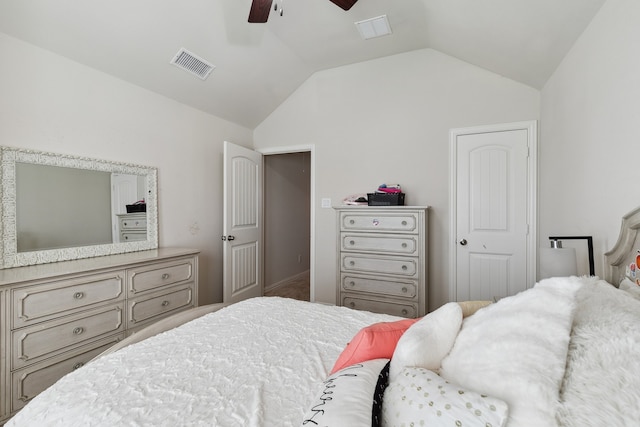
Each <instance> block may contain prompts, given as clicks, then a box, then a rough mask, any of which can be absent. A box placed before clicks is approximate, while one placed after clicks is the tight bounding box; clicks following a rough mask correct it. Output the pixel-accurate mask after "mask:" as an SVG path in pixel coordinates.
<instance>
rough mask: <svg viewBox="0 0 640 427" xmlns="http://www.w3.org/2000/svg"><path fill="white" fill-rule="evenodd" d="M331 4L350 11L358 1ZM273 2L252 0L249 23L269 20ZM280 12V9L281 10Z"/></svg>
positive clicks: (351, 0)
mask: <svg viewBox="0 0 640 427" xmlns="http://www.w3.org/2000/svg"><path fill="white" fill-rule="evenodd" d="M329 1H330V2H331V3H333V4H336V5H338V6H340V7H341V8H342V9H344V10H349V9H351V6H353V5H354V4H356V2H357V1H358V0H329ZM272 3H273V0H253V2H252V3H251V10H250V11H249V22H253V23H264V22H267V19H268V18H269V12H270V11H271V4H272ZM281 10H282V9H281Z"/></svg>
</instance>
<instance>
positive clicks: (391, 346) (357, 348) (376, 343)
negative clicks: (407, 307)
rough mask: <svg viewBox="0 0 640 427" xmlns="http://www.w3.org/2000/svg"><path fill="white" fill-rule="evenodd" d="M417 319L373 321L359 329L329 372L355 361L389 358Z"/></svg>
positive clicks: (334, 371) (332, 372)
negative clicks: (405, 332) (371, 323)
mask: <svg viewBox="0 0 640 427" xmlns="http://www.w3.org/2000/svg"><path fill="white" fill-rule="evenodd" d="M418 320H420V319H403V320H398V321H396V322H381V323H374V324H373V325H369V326H367V327H365V328H362V329H360V331H359V332H358V333H357V334H356V335H355V336H354V337H353V339H352V340H351V342H350V343H349V344H347V346H346V347H345V349H344V350H343V351H342V353H341V354H340V356H339V357H338V360H336V363H335V365H333V369H332V370H331V374H334V373H336V372H337V371H339V370H340V369H342V368H346V367H347V366H351V365H353V364H355V363H360V362H365V361H367V360H373V359H391V356H393V352H394V350H395V349H396V344H397V343H398V340H399V339H400V337H401V336H402V334H403V333H404V331H406V330H407V329H409V326H411V325H413V324H414V323H416V322H417V321H418Z"/></svg>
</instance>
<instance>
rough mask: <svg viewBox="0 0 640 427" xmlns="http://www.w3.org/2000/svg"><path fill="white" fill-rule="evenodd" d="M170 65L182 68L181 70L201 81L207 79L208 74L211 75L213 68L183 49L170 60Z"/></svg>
mask: <svg viewBox="0 0 640 427" xmlns="http://www.w3.org/2000/svg"><path fill="white" fill-rule="evenodd" d="M171 63H172V64H173V65H175V66H176V67H179V68H182V69H183V70H185V71H187V72H189V73H191V74H193V75H195V76H198V77H200V78H201V79H202V80H205V79H206V78H207V77H209V74H211V72H212V71H213V69H214V68H215V66H214V65H213V64H210V63H209V62H207V61H205V60H204V59H202V58H200V57H199V56H198V55H195V54H193V53H191V52H189V51H188V50H186V49H185V48H182V49H180V50H179V51H178V53H176V55H175V56H174V57H173V59H172V60H171Z"/></svg>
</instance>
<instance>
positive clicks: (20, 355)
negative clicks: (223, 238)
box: [0, 248, 198, 425]
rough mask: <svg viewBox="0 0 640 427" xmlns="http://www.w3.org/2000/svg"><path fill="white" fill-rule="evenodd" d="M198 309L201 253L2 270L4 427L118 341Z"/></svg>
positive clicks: (0, 419) (0, 404) (158, 252)
mask: <svg viewBox="0 0 640 427" xmlns="http://www.w3.org/2000/svg"><path fill="white" fill-rule="evenodd" d="M197 304H198V251H197V250H194V249H182V248H160V249H155V250H150V251H141V252H133V253H127V254H120V255H110V256H104V257H97V258H88V259H82V260H75V261H63V262H57V263H52V264H42V265H36V266H29V267H17V268H11V269H6V270H0V346H1V351H0V396H1V397H0V425H2V424H3V423H4V422H5V421H7V419H8V418H9V417H10V416H11V415H13V414H14V413H15V412H17V411H18V410H20V409H21V408H22V407H23V406H24V405H25V404H26V403H27V402H28V401H29V400H31V399H32V398H33V397H34V396H36V395H37V394H38V393H40V392H42V391H43V390H44V389H46V388H47V387H49V386H50V385H51V384H53V383H54V382H55V381H57V380H58V379H59V378H61V377H62V376H64V375H65V374H67V373H69V372H71V371H73V370H75V369H78V368H79V367H81V366H83V365H84V364H85V363H87V362H88V361H90V360H91V359H92V358H94V357H95V356H97V355H98V354H100V353H101V352H103V351H104V350H106V349H107V348H109V347H110V346H112V345H113V344H115V343H117V342H118V341H120V340H122V339H123V338H125V337H127V336H129V335H131V334H133V333H135V332H136V331H137V330H139V329H141V328H144V327H145V326H148V325H150V324H151V323H153V322H156V321H158V320H160V319H162V318H164V317H167V316H169V315H172V314H174V313H177V312H179V311H183V310H186V309H189V308H191V307H194V306H197Z"/></svg>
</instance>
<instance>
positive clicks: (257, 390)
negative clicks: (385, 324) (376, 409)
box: [6, 298, 397, 427]
mask: <svg viewBox="0 0 640 427" xmlns="http://www.w3.org/2000/svg"><path fill="white" fill-rule="evenodd" d="M395 319H397V318H395V317H392V316H387V315H378V314H373V313H368V312H360V311H353V310H349V309H346V308H343V307H334V306H326V305H320V304H309V303H303V302H299V301H295V300H290V299H283V298H256V299H251V300H248V301H244V302H241V303H238V304H234V305H232V306H229V307H227V308H224V309H222V310H220V311H218V312H216V313H211V314H208V315H205V316H203V317H201V318H198V319H196V320H194V321H192V322H189V323H187V324H185V325H182V326H181V327H179V328H176V329H173V330H171V331H168V332H165V333H163V334H160V335H157V336H155V337H152V338H150V339H148V340H145V341H142V342H140V343H137V344H133V345H131V346H129V347H126V348H124V349H122V350H120V351H118V352H115V353H113V354H109V355H106V356H104V357H102V358H100V359H98V360H96V361H94V362H92V363H90V364H88V365H86V366H85V367H83V368H81V369H78V370H77V371H75V372H73V373H71V374H69V375H67V376H65V377H64V378H62V379H61V380H60V381H58V382H57V383H56V384H55V385H54V386H52V387H51V388H49V389H48V390H46V391H45V392H43V393H41V394H40V395H38V396H36V398H34V399H33V400H32V401H31V402H30V403H29V404H28V405H27V406H26V407H25V408H24V409H23V410H22V411H21V412H19V413H18V414H17V415H16V416H15V417H14V418H13V419H12V420H11V421H9V422H8V424H6V426H7V427H18V426H29V427H31V426H65V427H69V426H225V427H226V426H243V427H246V426H279V427H280V426H293V425H299V423H300V422H301V420H302V417H303V415H304V412H305V410H306V409H307V407H308V405H309V404H310V402H311V400H312V399H313V398H314V397H315V395H316V392H317V390H318V387H319V386H320V385H321V384H320V383H321V382H322V381H323V380H324V379H325V378H326V377H327V375H328V372H329V370H330V369H331V367H332V366H333V363H334V361H335V360H336V358H337V357H338V355H339V354H340V352H341V351H342V349H343V348H344V346H345V345H346V344H347V342H348V341H349V340H350V339H351V338H352V337H353V335H354V334H355V333H356V332H357V331H358V330H359V329H360V328H362V327H364V326H366V325H368V324H371V323H375V322H379V321H388V320H395Z"/></svg>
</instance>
